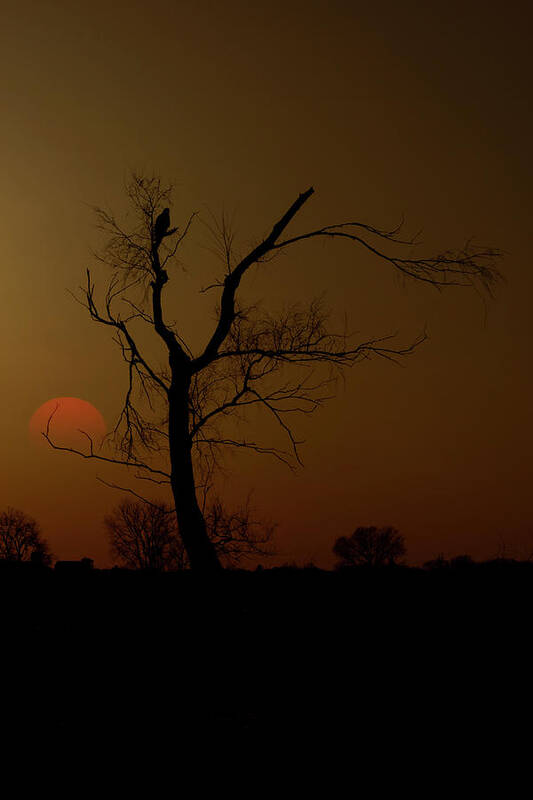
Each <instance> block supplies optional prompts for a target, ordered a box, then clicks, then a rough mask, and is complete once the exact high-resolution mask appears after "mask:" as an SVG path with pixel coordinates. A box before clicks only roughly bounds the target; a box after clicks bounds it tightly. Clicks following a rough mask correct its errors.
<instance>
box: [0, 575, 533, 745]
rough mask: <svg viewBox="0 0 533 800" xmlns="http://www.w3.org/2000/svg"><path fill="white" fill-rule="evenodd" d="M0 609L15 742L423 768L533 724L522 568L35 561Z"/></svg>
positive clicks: (527, 596)
mask: <svg viewBox="0 0 533 800" xmlns="http://www.w3.org/2000/svg"><path fill="white" fill-rule="evenodd" d="M0 601H1V603H2V609H3V614H2V652H3V669H4V674H3V676H2V680H3V687H4V688H3V698H4V699H3V702H2V714H3V728H4V733H5V732H6V731H7V732H8V733H9V734H11V733H12V735H13V736H19V735H21V733H22V734H23V735H24V736H28V735H31V737H33V738H37V739H42V738H46V739H48V740H54V741H56V742H57V743H58V745H64V746H66V745H72V743H73V742H76V743H77V745H78V746H80V747H84V746H85V745H86V744H90V743H93V744H94V742H95V741H96V742H98V745H99V746H100V747H102V748H107V749H108V750H109V749H113V748H114V747H116V746H118V743H120V746H121V747H122V748H123V747H126V748H127V747H128V746H131V747H133V748H134V749H135V751H137V750H138V749H140V750H142V749H143V747H146V746H149V747H152V748H156V749H157V748H158V747H159V746H163V744H165V746H167V747H168V745H169V743H175V744H176V745H179V744H180V743H182V742H187V743H191V742H193V743H194V742H196V743H198V744H199V745H201V746H205V745H206V744H207V745H210V744H212V745H213V746H216V745H217V742H221V741H222V742H226V743H227V742H228V741H232V742H233V743H234V745H235V746H238V747H242V746H247V747H248V746H249V745H253V746H255V745H258V746H261V747H263V748H264V747H265V746H266V747H267V748H269V750H270V752H272V753H275V752H276V751H277V750H278V749H279V748H280V747H285V748H286V747H290V746H292V745H291V743H295V742H301V741H302V740H308V741H312V742H315V743H316V744H318V745H319V746H320V744H321V743H322V742H323V743H324V744H331V743H332V741H334V740H335V738H337V737H338V738H340V739H342V740H343V741H344V742H345V743H346V742H349V743H350V745H351V746H352V747H353V748H355V750H356V751H358V752H361V751H362V750H361V749H364V748H368V747H369V746H370V745H372V746H373V747H374V748H375V747H379V748H389V747H391V748H394V749H396V748H397V747H400V746H401V747H402V748H405V750H406V752H409V751H410V750H412V754H413V758H415V756H416V754H417V753H418V756H416V757H419V755H420V748H421V747H429V748H431V747H438V748H442V747H443V746H444V745H446V746H449V747H452V748H453V747H458V746H460V743H462V745H461V746H468V747H470V748H471V749H472V748H477V747H479V746H481V744H480V743H482V742H484V743H485V745H486V744H487V743H488V742H489V741H490V742H492V744H493V745H494V743H495V742H497V743H500V742H501V744H502V746H503V745H504V744H505V742H506V741H508V739H509V736H510V735H512V734H513V732H514V733H516V731H517V730H518V727H520V726H521V721H523V720H524V719H527V720H528V724H529V713H530V711H529V709H530V703H531V695H532V693H533V691H532V689H531V682H532V680H533V679H532V678H531V656H530V655H529V649H530V645H531V638H532V636H531V632H532V624H533V617H532V611H533V565H531V564H528V563H525V564H524V563H513V562H499V563H493V564H486V565H477V566H474V567H472V566H471V567H469V568H464V569H458V570H436V571H433V572H427V571H423V570H416V569H407V568H395V569H383V570H376V571H365V570H346V571H341V572H337V573H333V572H322V571H320V570H317V569H303V570H296V569H277V570H264V571H262V572H255V573H252V572H225V573H223V574H221V575H220V576H218V577H216V578H207V577H200V576H196V575H193V574H191V573H181V574H166V575H150V574H141V573H131V572H122V571H117V570H110V571H98V570H94V571H87V572H81V571H80V572H72V573H68V572H66V573H64V574H59V573H57V572H54V571H52V570H47V569H44V568H40V569H37V568H30V567H28V568H27V569H19V570H12V569H9V570H8V569H2V570H1V571H0ZM504 740H505V741H504ZM485 745H483V746H485ZM498 746H499V745H498Z"/></svg>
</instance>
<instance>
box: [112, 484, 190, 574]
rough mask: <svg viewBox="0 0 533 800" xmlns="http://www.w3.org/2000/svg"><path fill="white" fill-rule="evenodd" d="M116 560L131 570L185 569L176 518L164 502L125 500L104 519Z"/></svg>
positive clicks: (184, 557) (183, 553)
mask: <svg viewBox="0 0 533 800" xmlns="http://www.w3.org/2000/svg"><path fill="white" fill-rule="evenodd" d="M104 526H105V528H106V532H107V538H108V541H109V549H110V553H111V555H112V556H113V558H115V559H117V561H118V562H119V563H120V564H121V565H122V566H124V567H129V568H131V569H153V570H169V569H182V568H183V567H184V566H185V559H186V555H185V551H184V548H183V543H182V541H181V539H180V537H179V535H178V532H177V526H176V520H175V515H173V514H172V509H171V508H170V507H169V506H167V505H165V504H164V503H143V502H141V501H137V502H134V501H128V500H124V501H123V502H122V503H120V505H119V506H117V507H116V508H115V509H113V511H112V512H111V513H110V514H108V515H107V516H106V517H105V518H104Z"/></svg>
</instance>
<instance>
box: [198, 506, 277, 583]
mask: <svg viewBox="0 0 533 800" xmlns="http://www.w3.org/2000/svg"><path fill="white" fill-rule="evenodd" d="M204 516H205V522H206V525H207V532H208V535H209V538H210V539H211V541H212V542H213V544H214V546H215V551H216V554H217V556H218V558H219V559H220V560H221V562H222V563H223V564H224V566H228V567H236V566H238V565H239V564H241V563H242V562H243V561H245V560H247V559H254V558H257V557H258V556H261V557H263V558H269V557H270V556H272V555H274V554H275V553H274V550H273V548H272V545H271V541H272V536H273V534H274V530H275V526H274V525H272V524H269V523H266V522H264V521H261V520H257V519H254V515H253V513H252V511H251V508H250V502H249V499H248V501H247V502H246V504H245V505H244V506H242V507H241V508H239V509H237V510H235V511H228V510H227V509H226V508H225V507H224V505H223V503H222V501H221V500H220V498H218V497H217V498H215V499H214V501H213V502H212V503H211V505H210V506H209V508H208V509H207V511H206V512H205V514H204Z"/></svg>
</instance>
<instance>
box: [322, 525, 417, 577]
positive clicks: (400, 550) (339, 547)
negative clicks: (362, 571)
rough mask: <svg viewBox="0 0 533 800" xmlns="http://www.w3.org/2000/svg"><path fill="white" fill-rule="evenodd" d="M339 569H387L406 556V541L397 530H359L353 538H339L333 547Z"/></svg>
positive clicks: (354, 533) (373, 528)
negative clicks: (386, 567)
mask: <svg viewBox="0 0 533 800" xmlns="http://www.w3.org/2000/svg"><path fill="white" fill-rule="evenodd" d="M333 552H334V553H335V555H336V556H337V557H338V558H339V562H338V563H337V565H336V566H337V568H338V567H385V566H392V565H394V564H397V563H398V561H399V560H400V558H402V556H404V555H405V553H406V552H407V551H406V547H405V540H404V538H403V536H401V535H400V534H399V533H398V531H397V530H396V529H395V528H376V527H373V526H371V527H368V528H357V529H356V530H355V531H354V532H353V533H352V535H351V536H349V537H346V536H341V537H339V538H338V539H337V540H336V542H335V544H334V545H333Z"/></svg>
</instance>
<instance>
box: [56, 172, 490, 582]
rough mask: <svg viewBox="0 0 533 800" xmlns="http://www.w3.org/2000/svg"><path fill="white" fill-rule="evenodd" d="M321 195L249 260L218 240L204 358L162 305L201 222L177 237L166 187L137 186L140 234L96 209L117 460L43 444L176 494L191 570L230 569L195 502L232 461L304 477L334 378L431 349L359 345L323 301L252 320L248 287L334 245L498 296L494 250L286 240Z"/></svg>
mask: <svg viewBox="0 0 533 800" xmlns="http://www.w3.org/2000/svg"><path fill="white" fill-rule="evenodd" d="M313 192H314V190H313V188H310V189H307V191H305V192H303V193H302V194H300V195H299V196H298V197H297V198H296V200H295V201H294V202H293V203H292V204H291V205H290V206H289V208H288V209H287V211H286V212H285V213H284V214H283V215H282V216H281V217H280V218H279V219H278V220H277V222H275V224H274V225H273V226H272V227H271V229H270V231H269V232H268V233H267V234H266V235H265V236H264V237H263V238H261V239H260V241H259V242H258V243H257V244H256V245H255V246H253V247H251V249H250V250H249V251H248V252H247V253H246V254H245V255H244V256H238V255H237V254H236V250H235V244H234V236H233V233H232V231H231V230H230V228H229V226H228V224H227V222H226V220H225V219H224V218H222V221H221V222H220V223H219V224H217V225H215V227H214V228H212V229H211V230H212V232H213V234H214V235H215V237H216V246H217V252H218V254H219V255H220V256H221V259H222V260H223V263H224V273H223V274H222V275H221V276H220V278H219V279H218V280H216V281H215V282H214V283H213V284H212V285H210V286H208V287H206V288H205V290H204V291H214V292H216V293H217V294H218V304H217V310H216V318H215V321H214V323H213V325H212V326H210V329H209V327H208V330H207V333H206V337H205V340H204V344H203V345H202V346H201V347H200V348H199V350H198V351H197V352H193V351H192V350H191V348H190V347H189V346H188V345H187V343H186V342H185V341H184V339H183V336H182V333H180V326H179V323H177V324H175V323H173V322H171V321H170V319H169V316H168V313H166V312H165V309H164V304H163V299H164V295H165V291H166V287H167V284H168V283H170V281H171V279H172V281H173V282H174V283H177V280H176V279H177V276H176V275H175V274H173V273H172V272H171V269H172V266H173V264H175V263H176V261H177V253H178V250H179V248H180V245H181V244H182V243H183V240H184V239H185V237H186V236H187V233H188V232H189V230H190V227H191V224H192V222H193V220H194V218H195V216H196V215H195V214H192V215H191V216H190V217H189V218H188V220H187V221H186V222H185V224H184V225H183V226H181V227H173V228H170V227H169V226H170V211H169V208H170V207H171V187H165V186H163V185H162V183H161V181H160V180H159V179H158V178H155V177H153V178H146V177H142V176H138V175H133V177H132V179H131V182H130V183H129V185H128V187H127V195H128V199H129V202H130V205H131V207H132V209H133V212H134V222H132V223H131V222H130V223H128V224H127V225H126V224H123V223H122V222H120V221H119V219H118V218H117V217H116V216H115V215H114V214H112V213H110V212H108V211H105V210H103V209H101V208H96V209H95V212H96V215H97V220H98V224H99V227H100V229H101V230H102V231H103V233H104V235H105V236H106V237H107V241H106V245H105V247H104V249H103V250H102V251H101V252H100V253H99V254H97V257H98V258H99V260H100V261H101V262H102V263H104V264H105V265H107V266H108V267H109V268H110V269H111V271H112V273H111V278H110V280H109V283H108V285H107V289H106V291H105V293H104V296H103V298H102V299H101V300H98V299H97V297H96V289H95V284H94V282H93V279H92V277H91V273H90V271H89V270H87V283H86V286H85V288H84V289H83V298H82V302H83V304H84V305H85V307H86V308H87V310H88V312H89V314H90V317H91V319H92V320H93V321H95V322H97V323H99V324H101V325H104V326H107V327H108V328H109V329H110V330H112V331H113V333H114V340H115V342H116V343H117V345H118V347H119V348H120V351H121V353H122V357H123V358H124V360H125V362H126V365H127V375H128V385H127V389H126V393H125V400H124V406H123V408H122V412H121V414H120V417H119V420H118V422H117V426H116V428H115V437H114V442H115V445H116V451H115V454H114V455H113V456H111V455H104V454H103V453H102V452H97V451H96V450H95V448H94V446H93V442H92V441H91V440H90V437H87V438H88V444H87V449H86V450H85V451H83V450H76V449H74V448H67V447H61V446H59V445H58V444H56V443H55V442H54V439H53V435H52V433H53V432H52V428H51V425H50V422H51V421H50V420H49V424H48V427H47V429H46V431H44V432H43V433H44V435H45V437H46V438H47V440H48V441H49V443H50V444H51V445H52V447H55V448H56V449H58V450H70V451H71V452H77V453H78V454H80V455H82V456H83V457H84V458H93V459H99V460H101V461H104V462H112V463H115V464H122V465H124V466H125V467H126V468H129V469H130V470H132V471H133V472H134V474H135V475H136V476H138V477H141V478H144V479H145V480H148V481H152V482H153V483H155V484H156V485H158V486H162V485H167V486H168V487H169V488H170V490H171V491H172V495H173V499H174V507H175V510H176V515H177V521H178V527H179V533H180V536H181V537H182V541H183V544H184V547H185V550H186V552H187V555H188V558H189V560H190V564H191V566H192V568H193V569H199V570H213V569H217V568H219V567H220V560H219V558H218V556H217V553H216V549H215V547H214V545H213V542H212V541H211V539H210V538H209V535H208V531H207V527H206V520H205V517H204V513H203V511H202V507H201V503H200V502H199V500H198V496H197V491H198V490H199V489H200V488H202V487H203V489H204V490H205V487H206V486H207V485H208V484H209V483H210V480H211V476H212V474H213V471H214V469H215V468H216V466H217V463H218V459H219V458H220V456H221V452H222V451H223V450H224V449H226V448H234V449H239V448H248V449H251V450H254V451H255V452H257V453H265V454H269V455H271V456H274V457H276V458H278V459H280V460H281V461H283V462H285V463H289V464H294V463H295V462H296V463H299V462H300V455H299V452H298V440H297V438H296V435H295V433H294V430H293V427H292V419H293V418H294V416H295V415H296V414H297V413H304V414H306V413H307V414H309V413H312V412H313V411H314V410H315V409H317V408H318V407H320V405H321V404H322V403H323V402H324V401H325V400H326V399H328V398H329V397H331V394H332V380H333V378H334V374H332V373H335V372H336V373H338V372H342V370H343V369H344V368H346V367H350V366H353V365H354V364H356V363H358V362H359V361H361V360H363V359H367V358H371V357H374V356H380V357H383V358H387V359H393V360H394V359H397V358H398V357H401V356H404V355H407V354H409V353H411V352H413V350H414V348H415V347H416V346H417V345H418V344H420V342H422V341H423V340H424V338H425V336H424V335H421V336H419V337H418V338H417V339H416V340H415V341H413V342H411V343H410V344H408V345H405V346H396V347H395V346H394V343H393V342H392V341H391V337H390V336H385V337H382V338H374V339H370V340H367V341H359V342H356V341H354V340H353V338H352V337H351V336H349V335H347V334H345V333H336V332H332V331H331V330H330V329H329V327H328V314H327V312H326V310H325V309H324V307H323V305H322V304H321V302H320V301H317V300H314V301H313V302H311V304H310V305H308V306H302V305H292V306H290V307H289V308H288V310H285V311H283V312H282V313H280V314H278V315H272V314H268V313H264V312H262V311H261V308H260V307H257V306H255V307H253V306H252V307H250V306H246V305H245V303H244V301H243V300H242V298H241V284H242V283H243V281H244V279H245V278H246V276H247V273H248V272H249V271H250V270H252V269H253V268H254V267H256V265H257V264H261V263H265V262H268V261H270V260H271V259H272V258H273V257H275V256H277V255H279V254H281V253H284V252H286V251H288V250H290V249H291V248H293V247H294V246H296V245H298V243H300V242H302V241H307V240H314V239H317V240H318V239H327V240H328V241H333V240H342V241H344V242H349V243H351V244H353V245H354V246H356V247H359V248H362V249H363V250H364V251H365V252H366V253H367V254H368V253H370V254H371V255H372V256H373V257H374V258H376V259H377V260H378V261H381V262H383V263H384V264H386V265H387V266H389V267H392V268H393V269H394V270H397V271H399V272H400V273H402V274H403V275H404V276H407V277H410V278H413V279H414V280H418V281H423V282H426V283H429V284H432V285H433V286H437V287H446V286H454V285H461V286H463V285H474V286H479V285H481V286H482V287H484V288H485V289H487V290H488V291H490V290H491V289H492V287H493V286H494V284H495V283H496V281H497V279H498V273H497V271H496V270H495V268H494V264H495V261H496V259H497V257H498V256H499V255H500V254H499V252H498V251H497V250H494V249H492V248H475V247H473V246H471V245H467V246H466V247H465V248H464V249H462V250H459V251H446V252H444V253H441V254H438V255H436V256H431V257H415V256H413V255H408V256H407V257H399V256H397V255H394V254H393V250H394V249H395V248H397V247H400V248H401V247H402V246H406V245H409V246H414V245H415V244H416V242H415V240H414V239H403V238H401V236H400V228H399V227H398V228H396V229H394V230H383V229H380V228H376V227H373V226H371V225H368V224H365V223H362V222H358V221H353V222H342V223H338V224H333V225H326V226H324V227H320V228H316V229H313V230H310V231H307V232H304V233H300V234H296V235H286V230H287V228H288V227H289V225H290V224H291V223H292V221H293V219H294V218H295V217H296V215H297V214H298V212H299V211H300V209H301V208H302V207H303V205H304V204H305V203H307V201H308V200H309V199H310V197H311V196H312V195H313ZM389 250H390V251H391V252H388V251H389ZM410 252H411V251H410ZM206 324H207V325H209V323H208V321H207V320H206ZM143 328H144V329H145V330H146V332H147V334H148V337H147V340H146V341H144V340H143V338H142V329H143ZM154 334H155V336H156V338H157V339H158V341H159V343H160V345H161V346H162V348H163V352H164V357H163V358H162V359H160V360H158V359H157V358H155V359H154V358H151V357H149V356H148V352H151V350H150V348H151V347H152V344H151V341H153V335H154ZM150 337H152V339H150ZM253 409H257V410H260V411H262V412H263V413H264V414H266V415H267V416H269V417H270V418H271V419H272V420H273V421H274V422H275V423H276V424H277V425H279V426H280V430H281V432H282V433H283V435H284V436H286V441H287V447H286V448H281V447H278V446H276V445H274V444H272V442H270V441H267V442H261V441H258V440H255V439H253V438H249V437H247V436H245V435H243V434H242V432H241V429H242V425H241V423H242V422H243V421H244V418H245V416H246V413H247V412H249V411H251V410H253ZM232 419H233V420H235V419H238V420H239V423H240V424H239V426H236V425H233V427H232ZM134 494H135V492H134Z"/></svg>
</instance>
